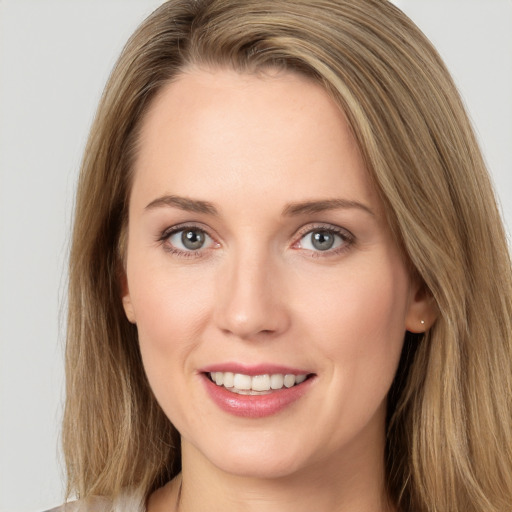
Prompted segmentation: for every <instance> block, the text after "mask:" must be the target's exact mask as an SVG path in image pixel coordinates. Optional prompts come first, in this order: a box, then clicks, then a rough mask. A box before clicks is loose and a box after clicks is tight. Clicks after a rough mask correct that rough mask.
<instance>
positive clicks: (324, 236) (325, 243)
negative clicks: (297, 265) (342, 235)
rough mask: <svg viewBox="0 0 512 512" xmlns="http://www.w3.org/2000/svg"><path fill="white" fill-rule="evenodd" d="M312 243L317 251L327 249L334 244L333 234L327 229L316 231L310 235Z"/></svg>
mask: <svg viewBox="0 0 512 512" xmlns="http://www.w3.org/2000/svg"><path fill="white" fill-rule="evenodd" d="M312 244H313V247H314V248H315V249H318V250H319V251H327V250H329V249H330V248H331V247H332V246H333V245H334V236H333V235H332V233H329V232H328V231H317V232H316V233H313V235H312Z"/></svg>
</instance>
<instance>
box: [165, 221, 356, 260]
mask: <svg viewBox="0 0 512 512" xmlns="http://www.w3.org/2000/svg"><path fill="white" fill-rule="evenodd" d="M183 231H197V232H201V233H204V234H205V235H206V236H207V237H208V238H209V239H210V240H211V241H212V242H213V243H214V244H216V245H217V246H218V245H219V244H218V242H216V241H215V239H214V238H213V237H212V236H211V235H210V234H209V233H208V231H207V230H206V229H204V227H201V226H198V225H195V224H180V225H177V226H173V227H170V228H167V229H165V230H164V231H163V232H162V233H161V234H160V235H159V237H158V239H157V241H158V242H159V243H160V244H161V245H162V246H163V248H164V250H165V251H166V252H168V253H170V254H174V255H176V256H179V257H182V258H200V257H203V256H205V254H204V252H205V250H207V249H204V248H200V249H197V250H188V251H184V250H181V249H178V248H177V247H175V246H173V245H172V244H170V243H169V238H170V237H171V236H173V235H175V234H177V233H181V232H183ZM315 231H321V232H324V233H328V234H331V235H334V236H337V237H339V238H341V241H342V244H341V245H340V246H339V247H337V248H335V249H327V250H325V251H320V250H316V251H315V250H311V249H304V248H303V247H301V246H300V242H301V241H302V240H303V239H304V237H306V236H307V235H308V234H312V233H314V232H315ZM296 238H297V241H296V242H294V243H293V244H292V246H291V247H292V248H293V249H304V250H306V251H309V252H310V256H311V257H313V258H326V257H332V256H337V255H339V254H342V253H344V252H346V251H348V250H349V249H350V248H351V246H352V245H354V243H355V236H354V235H353V234H352V233H351V232H350V231H348V230H347V229H344V228H340V227H337V226H333V225H332V224H327V225H326V224H315V225H308V226H307V227H305V228H303V229H302V230H300V231H299V232H298V233H297V235H296Z"/></svg>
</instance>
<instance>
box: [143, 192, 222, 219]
mask: <svg viewBox="0 0 512 512" xmlns="http://www.w3.org/2000/svg"><path fill="white" fill-rule="evenodd" d="M161 206H173V207H175V208H179V209H180V210H184V211H187V212H195V213H206V214H209V215H218V214H219V213H218V211H217V208H215V206H213V204H212V203H210V202H208V201H200V200H198V199H188V198H187V197H180V196H172V195H170V196H162V197H159V198H157V199H155V200H154V201H151V203H149V204H148V205H147V206H146V208H144V209H145V210H152V209H153V208H158V207H161Z"/></svg>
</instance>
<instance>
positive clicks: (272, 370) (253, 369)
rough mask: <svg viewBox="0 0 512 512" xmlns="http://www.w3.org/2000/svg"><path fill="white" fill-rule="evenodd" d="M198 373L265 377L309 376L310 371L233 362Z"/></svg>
mask: <svg viewBox="0 0 512 512" xmlns="http://www.w3.org/2000/svg"><path fill="white" fill-rule="evenodd" d="M199 372H200V373H210V372H231V373H241V374H243V375H250V376H254V375H265V374H277V373H280V374H283V375H309V374H310V373H312V372H311V371H308V370H304V369H301V368H293V367H290V366H284V365H280V364H274V363H260V364H244V363H235V362H225V363H215V364H211V365H207V366H205V367H203V368H201V369H200V370H199Z"/></svg>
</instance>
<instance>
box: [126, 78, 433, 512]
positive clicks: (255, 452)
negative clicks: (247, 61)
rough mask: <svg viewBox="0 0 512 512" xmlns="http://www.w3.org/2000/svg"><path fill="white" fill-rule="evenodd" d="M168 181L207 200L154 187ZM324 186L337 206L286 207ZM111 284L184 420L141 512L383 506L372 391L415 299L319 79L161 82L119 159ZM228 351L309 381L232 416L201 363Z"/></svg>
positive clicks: (418, 312)
mask: <svg viewBox="0 0 512 512" xmlns="http://www.w3.org/2000/svg"><path fill="white" fill-rule="evenodd" d="M168 195H172V196H179V197H181V198H187V199H191V200H200V201H207V202H208V204H209V205H210V206H212V207H214V208H215V210H216V213H215V214H214V213H212V212H211V211H202V212H201V211H188V210H186V209H183V202H181V203H180V204H181V206H180V205H177V204H163V202H162V201H160V202H158V201H156V203H155V200H158V198H162V197H163V196H168ZM333 199H335V200H339V199H341V200H343V201H345V203H343V207H337V208H329V209H322V208H317V210H319V211H312V210H311V209H309V210H308V209H305V210H304V209H303V210H302V211H300V212H295V214H291V213H290V209H291V207H290V204H296V203H302V202H305V201H326V200H333ZM151 203H153V205H152V206H151V207H148V205H150V204H151ZM167 203H169V202H167ZM324 206H325V205H324ZM183 224H185V225H186V226H192V227H193V229H200V230H202V231H201V232H205V233H207V235H208V236H207V237H206V238H205V244H204V245H203V246H202V248H200V249H199V250H198V251H190V250H188V251H187V249H186V248H184V247H183V246H182V245H180V234H178V235H173V236H170V237H169V236H167V237H166V235H168V230H169V228H171V227H173V226H182V225H183ZM176 229H178V228H176ZM189 229H191V228H189ZM166 230H167V231H166ZM315 230H316V232H318V231H319V230H320V231H321V230H336V231H337V234H336V235H335V244H334V248H333V249H330V250H327V251H320V250H318V249H317V248H316V247H315V246H313V245H312V243H311V232H312V231H315ZM333 236H334V235H333ZM177 250H178V252H176V251H177ZM179 251H181V252H179ZM123 295H124V296H123V304H124V307H125V311H126V315H127V317H128V319H129V320H130V321H131V322H134V323H136V324H137V328H138V332H139V338H140V347H141V353H142V357H143V362H144V366H145V369H146V372H147V375H148V378H149V381H150V384H151V386H152V389H153V391H154V393H155V396H156V398H157V400H158V401H159V403H160V405H161V406H162V408H163V410H164V412H165V413H166V415H167V416H168V417H169V419H170V420H171V421H172V423H173V424H174V425H175V426H176V428H177V429H178V431H179V432H180V433H181V436H182V450H183V472H182V474H181V475H180V476H179V477H177V478H176V479H175V480H174V481H172V482H170V483H169V484H168V485H167V486H165V487H164V488H162V489H160V490H158V491H157V492H156V493H154V494H153V495H152V496H151V498H150V500H149V503H148V510H149V512H158V511H163V510H166V511H169V510H186V511H187V512H199V511H206V510H208V511H211V510H222V511H238V510H240V511H241V510H243V511H259V510H262V511H263V510H264V511H265V512H272V511H274V510H275V511H279V512H283V511H284V512H286V511H292V510H293V511H294V512H297V511H299V512H300V511H304V512H305V511H308V512H310V511H311V510H315V511H317V512H322V511H329V512H332V511H341V510H343V511H372V512H375V511H377V510H388V509H389V508H388V505H387V503H386V496H385V491H384V467H383V458H384V442H385V441H384V434H385V409H386V394H387V392H388V389H389V387H390V385H391V382H392V380H393V377H394V374H395V371H396V368H397V365H398V361H399V357H400V352H401V348H402V343H403V337H404V333H405V331H406V330H407V329H408V330H410V331H415V332H419V331H422V330H424V329H425V328H426V327H428V324H429V323H430V321H429V319H430V317H431V311H430V306H429V302H428V301H427V299H426V298H425V296H424V294H423V293H422V289H421V287H420V286H419V285H418V284H417V283H415V282H413V281H412V280H411V278H410V276H409V274H408V272H407V268H406V265H405V263H404V261H403V258H402V257H401V254H400V252H399V250H398V249H397V247H396V244H395V242H394V240H393V238H392V236H391V233H390V230H389V228H388V226H387V224H386V222H385V216H384V212H383V209H382V205H381V203H380V201H379V199H378V196H377V194H376V192H375V190H373V188H372V186H371V184H370V180H369V178H368V174H367V171H366V169H365V166H364V163H363V160H362V158H361V154H360V152H359V150H358V147H357V145H356V143H355V141H354V139H353V137H352V135H351V132H350V130H349V128H348V126H347V123H346V121H345V118H344V116H343V114H342V113H341V112H340V110H339V108H338V107H337V105H336V104H335V103H334V102H333V101H332V100H331V99H330V98H329V97H328V95H327V94H326V93H325V91H324V90H323V89H322V88H321V87H320V86H318V85H316V84H314V83H311V82H310V81H308V80H307V79H306V78H304V77H301V76H299V75H296V74H293V73H290V72H277V71H275V72H274V71H268V72H266V73H264V74H258V75H248V74H238V73H236V72H234V71H230V70H225V69H216V70H205V69H198V68H190V69H187V70H186V71H185V72H184V73H183V74H182V75H181V76H180V77H179V78H178V79H177V80H175V81H174V82H173V83H171V84H169V85H167V86H166V87H165V88H164V89H163V90H162V91H161V92H160V94H159V96H158V97H157V98H156V100H155V101H154V103H153V105H152V108H151V109H150V111H149V112H148V113H147V115H146V117H145V119H144V121H143V125H142V131H141V139H140V151H139V154H138V157H137V160H136V163H135V173H134V182H133V189H132V193H131V198H130V206H129V228H128V247H127V259H126V280H125V283H124V292H123ZM422 319H425V320H426V321H427V322H426V324H421V320H422ZM226 361H235V362H239V363H246V364H254V363H267V364H268V363H274V364H283V365H287V366H291V367H294V368H301V369H306V370H307V371H308V372H309V373H312V374H314V380H313V381H312V382H311V383H310V386H309V389H308V390H307V392H306V393H305V394H304V396H302V397H301V398H300V399H299V400H297V401H296V402H294V403H293V404H292V405H290V406H288V407H287V408H285V409H284V410H282V411H279V412H278V413H277V414H273V415H271V416H268V417H264V418H257V419H255V418H242V417H237V416H233V415H232V414H229V413H227V412H224V411H222V410H221V409H220V408H219V407H218V406H217V405H216V404H215V403H214V402H213V401H212V400H211V399H210V398H209V396H208V395H207V393H206V392H205V386H204V381H203V379H204V376H203V375H201V373H200V372H199V370H200V369H201V368H203V367H205V366H206V365H209V364H217V363H223V362H226ZM181 486H182V490H181V493H180V496H179V499H178V489H179V488H180V487H181Z"/></svg>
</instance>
